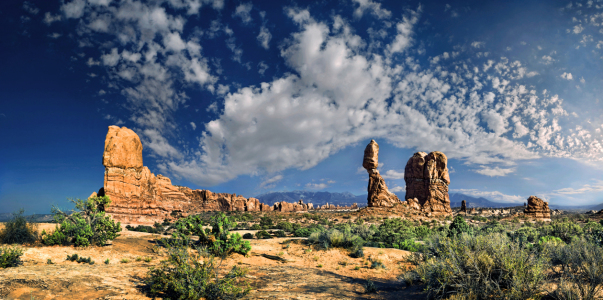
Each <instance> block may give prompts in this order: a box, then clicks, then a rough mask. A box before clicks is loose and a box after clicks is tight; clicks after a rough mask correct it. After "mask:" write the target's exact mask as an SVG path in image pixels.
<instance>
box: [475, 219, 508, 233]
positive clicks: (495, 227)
mask: <svg viewBox="0 0 603 300" xmlns="http://www.w3.org/2000/svg"><path fill="white" fill-rule="evenodd" d="M506 231H507V229H506V228H505V226H504V225H503V224H500V222H498V221H497V220H492V221H490V222H488V223H486V224H485V225H484V226H482V227H481V228H480V234H489V233H503V232H506Z"/></svg>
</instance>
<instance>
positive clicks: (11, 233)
mask: <svg viewBox="0 0 603 300" xmlns="http://www.w3.org/2000/svg"><path fill="white" fill-rule="evenodd" d="M23 212H24V210H23V209H21V210H19V212H16V213H13V217H12V219H10V220H9V221H8V222H6V223H4V229H2V230H0V242H2V243H5V244H24V243H34V242H35V241H36V240H37V239H38V230H37V226H36V225H35V224H32V223H31V222H27V219H26V218H25V217H24V216H23Z"/></svg>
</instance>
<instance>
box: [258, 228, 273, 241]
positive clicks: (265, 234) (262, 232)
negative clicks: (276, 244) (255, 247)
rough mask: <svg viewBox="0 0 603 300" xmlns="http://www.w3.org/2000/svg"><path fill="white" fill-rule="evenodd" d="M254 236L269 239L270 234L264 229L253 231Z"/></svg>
mask: <svg viewBox="0 0 603 300" xmlns="http://www.w3.org/2000/svg"><path fill="white" fill-rule="evenodd" d="M255 237H257V238H258V239H271V238H272V235H270V233H268V232H267V231H266V230H260V231H258V232H256V233H255Z"/></svg>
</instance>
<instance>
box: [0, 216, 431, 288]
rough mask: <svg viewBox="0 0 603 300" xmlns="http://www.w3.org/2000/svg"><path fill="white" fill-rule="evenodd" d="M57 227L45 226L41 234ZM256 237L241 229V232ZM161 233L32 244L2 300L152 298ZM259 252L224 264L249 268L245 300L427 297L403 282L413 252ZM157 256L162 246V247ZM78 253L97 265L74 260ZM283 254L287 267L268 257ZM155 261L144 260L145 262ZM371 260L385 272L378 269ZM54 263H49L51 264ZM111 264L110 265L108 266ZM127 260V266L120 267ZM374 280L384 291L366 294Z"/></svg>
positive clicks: (289, 245) (271, 244) (286, 245)
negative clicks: (150, 280)
mask: <svg viewBox="0 0 603 300" xmlns="http://www.w3.org/2000/svg"><path fill="white" fill-rule="evenodd" d="M42 229H46V230H47V231H49V230H52V229H54V224H40V225H39V230H40V231H41V230H42ZM245 232H253V231H240V233H241V234H244V233H245ZM159 237H160V236H159V235H156V234H149V233H142V232H132V231H127V230H124V231H122V232H121V236H120V237H118V238H117V239H115V240H114V241H113V243H112V245H108V246H104V247H87V248H74V247H64V246H52V247H47V246H25V247H24V249H25V253H24V255H23V256H22V257H21V259H22V261H23V265H22V266H19V267H16V268H7V269H0V283H1V284H0V299H150V298H149V295H148V294H146V291H145V286H144V284H143V278H145V277H146V276H147V272H148V269H149V267H151V266H154V265H157V264H158V263H159V262H160V261H161V260H162V259H165V257H164V256H163V253H162V252H161V251H159V252H158V251H154V247H155V240H156V239H158V238H159ZM250 242H251V245H252V253H251V255H248V256H247V257H245V256H242V255H238V254H235V255H232V256H230V257H229V258H227V259H226V260H225V261H224V262H223V267H222V268H221V269H222V270H224V271H227V270H229V269H230V267H232V266H233V265H238V266H240V267H244V268H247V269H248V274H247V278H246V280H247V281H248V282H249V283H250V285H251V286H252V288H253V291H252V292H251V293H250V294H249V295H248V296H247V297H246V299H424V298H425V294H424V293H422V290H421V287H416V286H415V287H409V288H406V286H405V285H404V284H403V283H402V282H400V281H399V280H398V276H399V275H400V274H401V273H403V270H404V269H405V268H406V266H407V263H406V262H405V261H406V257H407V255H408V254H409V252H406V251H402V250H396V249H378V248H365V251H364V253H365V257H364V258H351V257H350V256H349V255H348V251H347V250H344V249H331V250H327V251H324V250H317V249H313V248H312V247H310V246H308V245H306V244H305V243H303V241H302V240H300V239H296V238H274V239H267V240H256V239H254V240H250ZM155 250H157V248H155ZM75 253H77V254H78V255H79V256H83V257H90V258H91V259H92V260H93V261H94V262H95V264H93V265H89V264H83V263H81V264H80V263H77V262H71V261H67V260H66V259H65V258H66V256H67V255H71V254H75ZM261 254H269V255H276V256H280V257H282V258H284V259H287V260H288V262H284V263H283V262H279V261H276V260H272V259H268V258H265V257H262V256H261ZM147 257H148V258H151V261H150V262H145V261H144V258H147ZM369 258H370V259H373V260H375V259H378V260H380V261H382V262H383V264H384V265H385V269H371V268H370V265H371V263H370V261H369ZM49 259H50V260H51V261H52V263H53V264H48V260H49ZM106 259H109V264H105V263H104V261H105V260H106ZM124 259H127V260H128V262H127V263H124V262H121V261H122V260H124ZM367 280H372V281H373V282H374V283H375V285H376V287H377V290H378V292H377V293H374V294H366V293H365V288H364V285H365V284H366V281H367Z"/></svg>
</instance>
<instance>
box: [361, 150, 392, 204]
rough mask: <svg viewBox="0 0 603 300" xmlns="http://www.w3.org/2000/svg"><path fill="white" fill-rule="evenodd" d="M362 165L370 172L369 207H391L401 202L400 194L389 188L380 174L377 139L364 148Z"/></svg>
mask: <svg viewBox="0 0 603 300" xmlns="http://www.w3.org/2000/svg"><path fill="white" fill-rule="evenodd" d="M362 166H363V167H364V168H365V169H366V171H367V172H368V174H369V183H368V187H367V191H368V198H367V201H368V206H369V207H380V206H386V207H390V206H394V205H395V204H398V203H401V202H400V199H398V196H396V195H395V194H393V193H391V192H390V191H389V190H388V189H387V185H386V184H385V181H384V180H383V177H381V175H379V171H378V170H377V167H378V166H379V145H378V144H377V142H375V140H371V142H370V143H369V144H368V145H367V146H366V148H365V149H364V159H363V160H362Z"/></svg>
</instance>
